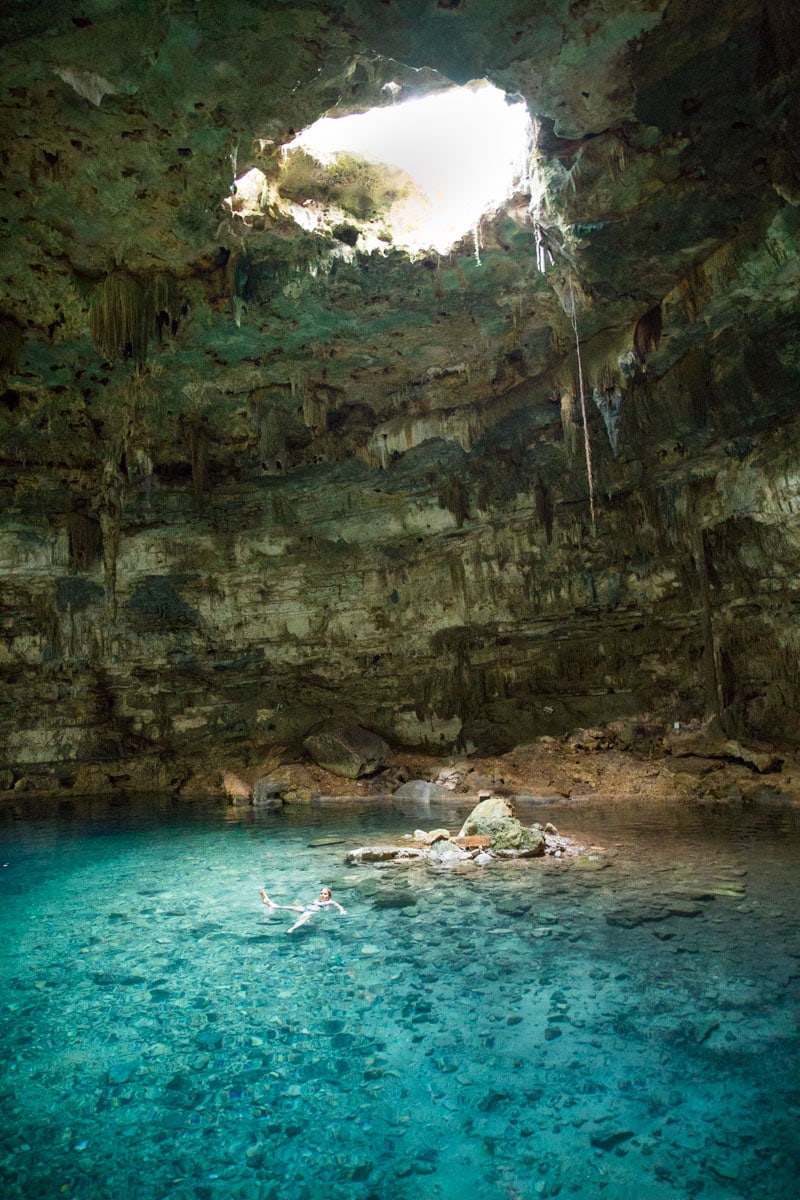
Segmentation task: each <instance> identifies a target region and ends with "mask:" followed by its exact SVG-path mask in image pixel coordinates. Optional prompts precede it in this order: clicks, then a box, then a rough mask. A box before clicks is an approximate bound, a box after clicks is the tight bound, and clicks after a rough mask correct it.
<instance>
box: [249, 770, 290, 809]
mask: <svg viewBox="0 0 800 1200" xmlns="http://www.w3.org/2000/svg"><path fill="white" fill-rule="evenodd" d="M287 790H288V788H287V784H286V781H285V780H283V779H274V778H272V777H271V776H269V775H265V776H263V777H262V778H261V779H257V780H256V782H255V783H254V785H253V804H254V805H255V806H256V808H266V809H278V808H283V795H284V792H286V791H287Z"/></svg>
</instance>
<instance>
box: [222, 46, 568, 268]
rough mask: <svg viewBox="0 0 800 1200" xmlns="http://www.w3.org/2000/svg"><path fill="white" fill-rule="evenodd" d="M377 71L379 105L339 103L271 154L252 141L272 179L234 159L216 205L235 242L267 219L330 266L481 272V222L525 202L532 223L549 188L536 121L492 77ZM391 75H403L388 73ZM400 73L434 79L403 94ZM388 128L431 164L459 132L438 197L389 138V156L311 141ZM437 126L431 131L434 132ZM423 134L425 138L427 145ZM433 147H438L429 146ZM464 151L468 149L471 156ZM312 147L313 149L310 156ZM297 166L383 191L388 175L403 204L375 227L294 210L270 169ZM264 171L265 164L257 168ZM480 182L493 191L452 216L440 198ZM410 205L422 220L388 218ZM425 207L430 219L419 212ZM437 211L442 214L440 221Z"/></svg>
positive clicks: (421, 167) (305, 207)
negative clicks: (287, 227)
mask: <svg viewBox="0 0 800 1200" xmlns="http://www.w3.org/2000/svg"><path fill="white" fill-rule="evenodd" d="M382 66H383V71H382V73H381V75H380V79H383V78H385V79H386V81H385V82H383V83H380V82H378V83H377V84H376V87H378V92H379V96H380V100H379V102H378V103H372V104H364V103H358V102H356V101H351V102H349V103H348V102H347V101H345V100H342V99H339V100H338V101H337V102H336V103H335V104H333V105H330V106H328V107H327V108H325V109H323V110H322V112H321V113H320V115H319V116H318V117H315V118H314V120H312V121H311V122H309V124H307V125H305V126H304V127H303V128H302V129H301V130H300V131H299V132H296V131H295V130H294V129H290V130H289V133H290V134H291V136H290V138H289V139H288V140H285V141H280V142H279V143H277V144H276V143H275V142H274V141H271V140H270V139H265V138H264V137H262V136H261V135H260V134H258V133H256V134H255V135H254V136H253V145H254V146H260V147H261V148H262V150H263V148H264V147H265V146H266V145H267V144H269V145H271V147H272V150H271V155H270V157H271V158H272V160H273V166H272V171H271V174H272V175H273V178H270V175H269V174H267V173H266V172H265V171H264V170H262V169H261V167H260V166H259V165H258V163H257V162H256V161H255V159H256V158H258V157H259V156H258V155H250V156H248V157H247V159H246V164H243V166H244V168H245V169H244V170H242V171H241V173H238V171H239V167H238V165H237V156H236V155H232V157H231V165H232V179H231V184H230V194H229V196H227V197H224V198H223V200H222V206H223V210H224V211H226V212H227V215H228V217H229V219H230V225H231V233H232V234H236V233H238V234H241V235H245V236H246V235H247V234H248V233H251V232H252V228H251V226H250V222H251V221H252V219H253V218H255V219H256V221H258V220H259V219H263V216H264V214H271V215H275V214H280V216H281V217H283V218H284V219H285V218H287V217H288V218H289V219H291V221H292V222H294V224H295V225H296V226H297V227H298V231H301V232H305V233H307V234H311V235H312V236H313V237H315V238H318V239H319V240H320V241H321V242H324V241H327V242H328V243H329V246H330V258H331V260H334V259H336V258H344V259H346V260H349V261H352V259H353V258H354V257H355V255H356V254H358V255H360V256H363V255H368V256H369V255H372V254H378V255H380V256H386V255H387V254H392V253H400V254H402V255H404V256H406V257H407V258H408V259H409V260H410V261H411V262H420V261H422V260H425V259H430V258H433V259H438V260H440V261H441V260H443V259H447V258H449V257H451V256H452V255H454V254H455V255H457V256H461V255H462V254H470V253H472V254H474V257H475V259H476V261H477V262H478V264H479V265H480V262H481V259H480V251H481V249H482V241H481V226H482V223H483V222H484V221H489V222H492V221H494V220H496V219H497V218H498V217H499V216H501V214H502V213H503V212H504V211H506V210H508V209H509V207H510V206H512V205H513V204H514V203H515V202H518V201H519V200H520V199H521V198H522V199H525V200H526V201H527V211H528V213H529V216H530V220H531V222H533V221H534V212H535V210H536V208H537V206H538V204H539V203H540V202H541V198H542V195H543V193H544V190H545V185H544V183H543V181H542V180H541V178H540V171H539V166H538V163H539V151H538V138H539V116H538V114H537V113H535V112H533V111H532V110H531V108H530V104H529V102H528V100H527V99H526V98H525V96H524V95H522V93H521V92H519V91H508V90H506V89H505V88H504V87H502V85H500V84H498V83H497V82H495V80H493V79H492V78H491V74H490V73H489V72H487V73H485V74H483V75H481V76H478V77H475V78H473V79H470V80H468V81H466V82H457V81H455V80H452V79H449V78H447V77H446V76H444V75H442V74H440V72H439V71H438V70H437V69H436V68H433V67H425V66H423V67H407V66H404V65H403V64H400V63H393V62H392V60H382ZM393 67H395V68H400V69H399V70H392V68H393ZM406 72H411V73H419V74H420V75H423V74H426V73H430V75H431V76H433V77H435V78H434V79H433V81H431V80H427V82H426V84H420V85H419V86H417V85H416V84H415V85H414V86H412V87H408V88H407V87H405V86H403V85H400V84H398V83H396V82H395V76H397V77H401V78H402V76H403V74H404V73H406ZM406 92H407V93H408V94H407V95H404V96H403V99H402V100H400V99H399V96H400V95H401V94H403V93H406ZM447 108H449V109H451V111H450V113H447V112H446V109H447ZM435 109H439V110H440V111H442V112H444V116H443V117H442V118H441V124H442V128H438V127H435V128H434V130H433V133H432V134H430V131H429V130H428V129H427V128H426V126H427V125H430V124H431V118H432V115H434V110H435ZM481 109H483V114H481ZM476 116H477V117H478V118H480V119H481V120H482V127H481V129H480V131H479V135H478V136H479V142H480V144H479V147H478V153H476V149H475V144H474V143H475V135H474V128H473V126H474V119H475V117H476ZM404 117H405V118H407V124H408V126H409V127H410V128H408V129H406V128H403V125H404V121H403V118H404ZM393 118H394V120H395V123H396V124H397V125H398V126H399V127H400V132H399V134H398V133H397V132H396V133H395V134H394V135H393V136H394V138H395V141H396V139H397V138H398V137H400V138H401V139H402V138H405V140H406V141H407V142H409V141H412V140H420V141H421V143H422V149H423V155H422V157H423V159H426V158H427V159H428V160H433V159H435V158H436V157H437V152H438V151H439V150H441V149H442V147H443V145H444V139H445V138H451V140H452V134H453V132H454V129H455V127H456V126H457V125H460V126H461V132H462V136H463V139H464V144H463V145H462V146H460V147H459V148H458V150H459V157H458V158H457V157H456V155H455V154H452V157H451V158H449V159H448V160H447V164H446V175H447V176H448V178H447V179H446V180H442V179H440V181H439V186H438V187H437V185H436V182H435V181H434V182H433V183H428V182H424V181H421V178H420V177H421V176H422V175H423V174H424V172H425V171H426V170H428V171H430V163H427V164H426V162H425V161H423V162H422V163H421V164H418V165H417V167H416V168H414V169H411V168H409V167H408V166H407V165H405V164H404V163H403V162H402V161H399V159H393V158H392V154H393V153H394V149H395V143H393V142H392V140H391V137H389V138H386V144H387V145H388V147H389V148H388V150H387V152H386V153H385V155H384V154H382V153H381V152H380V151H376V150H375V148H374V147H375V140H374V139H375V134H374V133H373V135H372V139H373V140H372V142H371V144H370V148H369V149H367V150H365V151H364V152H363V153H361V152H360V151H359V149H358V148H357V147H356V145H352V144H349V143H348V144H346V145H342V146H341V147H340V146H338V145H331V146H330V148H329V149H325V148H323V147H322V146H321V145H320V144H319V138H320V136H321V135H320V134H319V133H318V132H316V133H315V131H319V130H320V129H321V128H322V127H324V129H325V131H326V132H328V133H329V134H330V133H333V132H334V131H338V132H339V133H340V134H342V135H343V133H344V127H345V124H349V127H350V129H355V128H356V127H357V126H358V125H359V124H360V127H361V128H362V129H363V128H365V126H364V122H371V123H372V124H373V125H374V126H376V127H377V126H378V125H382V124H385V123H386V122H387V121H389V122H391V121H392V119H393ZM438 119H439V118H437V121H438ZM433 124H434V125H435V126H436V124H437V122H433ZM420 130H422V136H421V138H420V133H419V131H420ZM428 134H430V136H429V137H427V136H426V135H428ZM434 139H436V140H437V141H438V144H434ZM351 141H352V135H351ZM467 141H469V142H470V145H469V146H467V144H466V143H467ZM428 143H430V144H428ZM316 146H319V148H318V149H315V147H316ZM450 149H451V147H448V150H450ZM489 153H493V154H494V161H492V162H491V163H490V170H489V171H487V170H486V169H485V166H486V155H487V154H489ZM402 154H403V150H401V151H400V156H399V157H400V158H402ZM300 156H305V157H307V158H308V159H310V160H311V161H313V162H314V163H315V164H316V166H317V167H318V168H319V169H320V170H321V171H323V172H326V171H331V172H334V171H335V170H336V168H337V166H338V165H339V164H340V163H343V162H346V161H347V160H350V161H351V162H353V163H355V164H356V165H357V166H360V167H363V168H365V169H366V170H367V171H370V170H371V171H373V172H374V173H375V175H377V176H378V178H379V180H380V181H383V180H384V179H385V180H387V181H389V180H391V177H392V176H393V175H394V176H399V177H400V191H399V194H398V195H397V197H396V198H395V199H392V200H391V202H390V203H389V204H388V206H387V208H386V211H385V212H382V213H380V212H379V213H378V215H377V217H370V216H369V215H367V216H363V217H361V216H359V215H357V214H354V213H353V212H352V211H348V210H347V209H346V208H342V209H339V208H337V207H336V205H335V204H317V202H316V201H315V200H314V199H313V197H309V198H307V199H305V200H304V201H302V202H301V203H300V204H297V203H293V202H292V201H291V199H289V198H287V197H286V196H285V195H283V194H281V186H282V181H280V180H279V182H277V183H276V182H275V180H274V174H275V166H276V165H277V170H278V175H279V176H280V175H281V174H282V173H284V172H286V170H287V168H288V167H289V166H291V164H292V162H293V160H294V162H296V161H297V160H299V158H300ZM467 160H469V162H470V165H471V166H472V172H471V177H469V178H468V177H467V172H466V170H465V165H464V164H465V163H466V162H467ZM261 161H262V163H263V158H262V160H261ZM417 171H419V175H418V174H417V173H416V172H417ZM456 173H457V178H456V179H455V181H452V180H451V179H450V178H449V177H450V176H452V175H454V174H456ZM440 175H442V172H441V169H440ZM404 179H405V180H407V181H408V184H410V187H409V188H407V189H406V191H403V183H404ZM481 179H483V180H484V183H486V182H487V181H488V185H489V186H488V187H487V186H484V189H483V195H482V196H481V197H480V203H479V204H476V203H475V202H474V201H473V204H472V207H471V209H470V210H469V211H467V212H466V213H465V212H464V211H462V212H461V213H460V214H458V215H454V205H455V203H456V201H455V199H454V197H453V195H452V194H451V195H447V193H446V189H447V188H450V190H451V192H454V191H457V190H458V188H459V187H460V186H461V185H464V190H465V191H466V192H468V193H469V194H470V195H473V194H474V193H475V191H476V188H477V187H478V186H480V185H479V180H481ZM406 201H409V202H410V203H411V204H412V205H413V204H417V205H418V206H420V205H421V207H422V210H423V211H422V215H419V216H417V215H414V214H413V213H412V214H411V215H410V216H408V217H406V218H405V219H404V220H403V218H402V216H392V212H393V210H395V209H401V208H402V205H403V204H404V202H406ZM426 206H427V209H428V212H427V213H426V212H425V211H424V209H425V207H426ZM440 209H441V210H443V216H442V215H441V214H440V211H439V210H440ZM237 218H238V220H237ZM437 218H438V220H437Z"/></svg>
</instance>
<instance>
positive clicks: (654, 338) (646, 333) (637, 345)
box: [633, 304, 662, 362]
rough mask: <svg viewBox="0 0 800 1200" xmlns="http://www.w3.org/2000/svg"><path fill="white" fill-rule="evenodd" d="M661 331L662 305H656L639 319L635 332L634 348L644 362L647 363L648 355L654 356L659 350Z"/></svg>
mask: <svg viewBox="0 0 800 1200" xmlns="http://www.w3.org/2000/svg"><path fill="white" fill-rule="evenodd" d="M661 331H662V317H661V305H660V304H656V305H655V306H654V307H653V308H650V309H648V311H647V312H646V313H645V314H644V316H642V317H640V318H639V320H638V321H637V322H636V328H635V329H634V331H633V348H634V350H635V351H636V353H637V355H638V356H639V359H640V360H641V361H642V362H645V360H646V359H647V356H648V354H653V353H655V351H656V350H657V349H658V346H659V343H660V341H661Z"/></svg>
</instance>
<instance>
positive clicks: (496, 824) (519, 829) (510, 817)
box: [458, 796, 545, 857]
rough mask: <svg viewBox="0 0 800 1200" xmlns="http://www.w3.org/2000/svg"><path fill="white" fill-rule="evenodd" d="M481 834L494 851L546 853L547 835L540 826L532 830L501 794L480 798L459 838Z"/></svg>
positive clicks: (526, 854)
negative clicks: (516, 814)
mask: <svg viewBox="0 0 800 1200" xmlns="http://www.w3.org/2000/svg"><path fill="white" fill-rule="evenodd" d="M476 835H482V836H484V837H488V838H489V844H490V846H491V849H492V850H514V851H519V852H524V854H525V856H526V857H535V856H537V855H540V854H544V851H545V836H544V834H543V833H542V831H541V829H529V828H528V827H527V826H525V825H523V824H522V822H521V821H519V820H517V818H516V817H515V816H514V814H513V812H512V811H511V806H510V805H509V804H508V802H507V801H506V800H503V799H502V798H501V797H499V796H490V797H489V798H488V799H487V800H481V802H480V804H478V805H476V806H475V808H473V810H472V812H471V813H470V814H469V816H468V817H467V819H466V821H465V822H464V824H463V826H462V827H461V832H460V834H459V835H458V836H459V837H460V838H466V837H475V836H476Z"/></svg>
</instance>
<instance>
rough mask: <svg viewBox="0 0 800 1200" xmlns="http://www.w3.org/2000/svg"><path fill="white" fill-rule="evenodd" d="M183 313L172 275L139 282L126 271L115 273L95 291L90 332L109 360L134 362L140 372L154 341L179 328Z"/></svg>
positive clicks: (92, 301)
mask: <svg viewBox="0 0 800 1200" xmlns="http://www.w3.org/2000/svg"><path fill="white" fill-rule="evenodd" d="M180 310H181V303H180V299H179V297H178V292H177V287H176V284H175V280H174V279H173V278H172V276H170V275H165V274H158V275H154V276H151V277H149V278H142V279H137V278H135V277H134V276H133V275H129V274H128V273H127V272H125V271H114V272H113V273H112V274H111V275H108V276H107V277H106V278H105V279H104V280H103V281H102V282H101V283H99V284H98V285H97V286H96V288H95V289H94V292H93V294H92V298H91V301H90V304H89V329H90V331H91V334H92V337H93V338H94V340H95V342H96V343H97V345H98V346H99V347H100V349H101V350H102V351H103V353H104V354H105V355H106V356H107V357H108V358H109V359H111V360H112V361H120V360H122V361H123V362H130V363H132V365H133V366H134V368H135V369H137V370H140V369H141V368H142V367H143V366H144V364H145V361H146V359H147V347H148V345H149V343H150V341H151V340H152V339H153V338H154V337H160V336H161V334H162V332H163V330H164V328H165V327H167V326H168V327H169V328H170V331H172V330H173V329H174V328H175V327H176V325H177V322H178V320H179V318H180Z"/></svg>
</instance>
